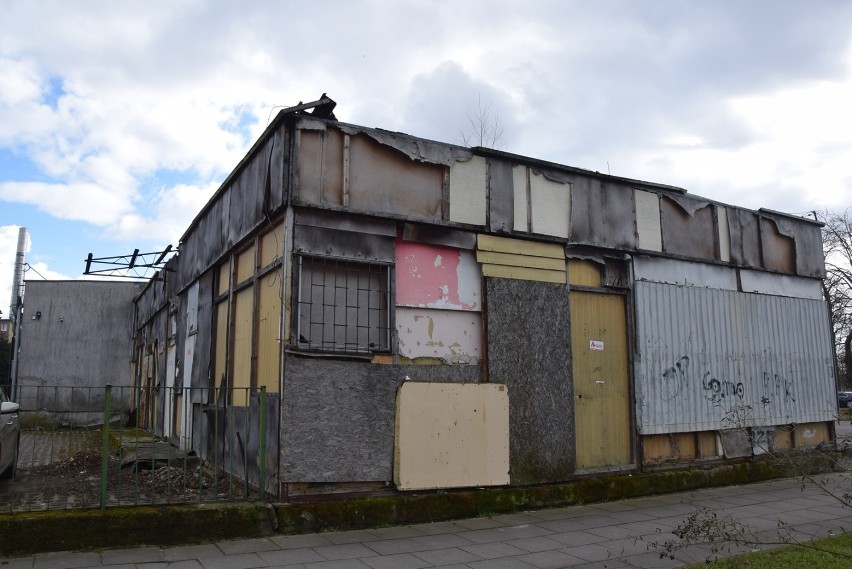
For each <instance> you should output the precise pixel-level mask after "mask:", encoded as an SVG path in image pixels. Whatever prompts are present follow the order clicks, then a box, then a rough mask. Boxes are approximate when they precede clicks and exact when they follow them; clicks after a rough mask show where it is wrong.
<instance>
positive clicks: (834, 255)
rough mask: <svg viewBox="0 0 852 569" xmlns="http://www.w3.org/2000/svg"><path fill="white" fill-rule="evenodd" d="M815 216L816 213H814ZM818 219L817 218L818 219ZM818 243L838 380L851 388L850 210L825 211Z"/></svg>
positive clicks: (822, 216)
mask: <svg viewBox="0 0 852 569" xmlns="http://www.w3.org/2000/svg"><path fill="white" fill-rule="evenodd" d="M815 215H816V212H815ZM820 218H821V219H820ZM817 219H819V221H822V222H823V223H824V224H825V225H824V226H823V228H822V243H823V250H824V252H825V269H826V277H825V280H824V281H823V293H824V295H825V299H826V301H827V302H828V305H829V314H830V316H831V329H832V334H833V337H834V344H835V354H836V361H837V365H836V366H835V368H836V371H837V378H838V383H839V384H840V385H843V386H845V387H847V388H850V387H852V210H849V209H847V210H846V211H844V212H842V213H836V212H832V211H825V212H823V213H821V214H819V215H818V216H817Z"/></svg>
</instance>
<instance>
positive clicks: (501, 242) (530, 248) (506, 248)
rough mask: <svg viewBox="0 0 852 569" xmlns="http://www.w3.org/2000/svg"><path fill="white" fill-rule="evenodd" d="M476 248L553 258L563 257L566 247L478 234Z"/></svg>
mask: <svg viewBox="0 0 852 569" xmlns="http://www.w3.org/2000/svg"><path fill="white" fill-rule="evenodd" d="M476 248H477V249H478V250H480V251H494V252H497V253H513V254H516V255H530V256H533V257H550V258H553V259H562V258H564V257H565V248H564V247H563V246H562V245H557V244H555V243H540V242H538V241H524V240H522V239H509V238H507V237H494V236H493V235H478V236H477V240H476Z"/></svg>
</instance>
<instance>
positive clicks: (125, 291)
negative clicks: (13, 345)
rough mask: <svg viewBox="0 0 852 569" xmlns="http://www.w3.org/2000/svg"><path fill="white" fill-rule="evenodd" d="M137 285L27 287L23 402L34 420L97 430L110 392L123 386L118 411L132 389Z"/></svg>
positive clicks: (116, 402) (22, 354) (30, 284)
mask: <svg viewBox="0 0 852 569" xmlns="http://www.w3.org/2000/svg"><path fill="white" fill-rule="evenodd" d="M139 291H140V288H139V285H138V284H136V283H132V282H104V281H27V283H26V294H25V298H24V319H23V320H22V323H21V345H20V356H19V357H20V360H19V363H18V382H17V385H18V390H17V391H18V400H19V401H20V403H21V405H22V409H23V410H24V411H25V413H24V414H23V415H22V420H23V419H25V418H27V417H28V416H29V417H30V418H31V419H33V420H35V417H34V416H33V414H32V413H30V414H29V415H28V414H27V413H26V411H29V412H35V411H38V412H39V413H38V415H40V416H42V420H50V421H52V422H58V423H59V424H63V425H64V424H73V425H75V426H78V425H80V424H95V423H98V422H99V421H100V420H101V418H100V416H99V415H98V413H102V410H103V403H104V398H103V391H104V390H103V387H104V386H105V385H106V384H112V385H113V386H116V387H115V389H114V398H113V401H114V404H113V407H115V408H116V411H117V412H119V413H120V412H121V411H122V410H124V409H126V407H127V402H129V396H130V389H129V387H130V385H131V364H130V360H131V356H132V342H131V327H132V322H133V302H132V301H133V297H134V296H135V295H136V294H138V293H139Z"/></svg>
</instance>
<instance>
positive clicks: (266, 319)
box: [257, 267, 282, 393]
mask: <svg viewBox="0 0 852 569" xmlns="http://www.w3.org/2000/svg"><path fill="white" fill-rule="evenodd" d="M281 280H282V275H281V268H280V267H279V268H278V269H277V270H275V271H273V272H272V273H270V274H268V275H266V276H265V277H263V278H262V279H261V281H260V285H259V288H258V289H257V386H258V387H261V386H264V385H265V386H266V391H267V392H269V393H277V392H278V375H279V367H280V363H281V344H280V342H279V340H278V338H279V334H280V332H281V290H282V287H281Z"/></svg>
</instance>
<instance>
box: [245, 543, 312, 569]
mask: <svg viewBox="0 0 852 569" xmlns="http://www.w3.org/2000/svg"><path fill="white" fill-rule="evenodd" d="M257 556H258V557H260V558H261V559H263V560H264V561H265V562H266V564H267V565H270V566H276V567H277V566H281V565H295V564H297V563H313V562H316V561H327V559H326V558H325V557H323V556H322V555H320V554H319V553H317V552H316V551H314V550H313V549H310V548H307V547H306V548H302V549H281V550H279V551H261V552H260V553H258V554H257Z"/></svg>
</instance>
